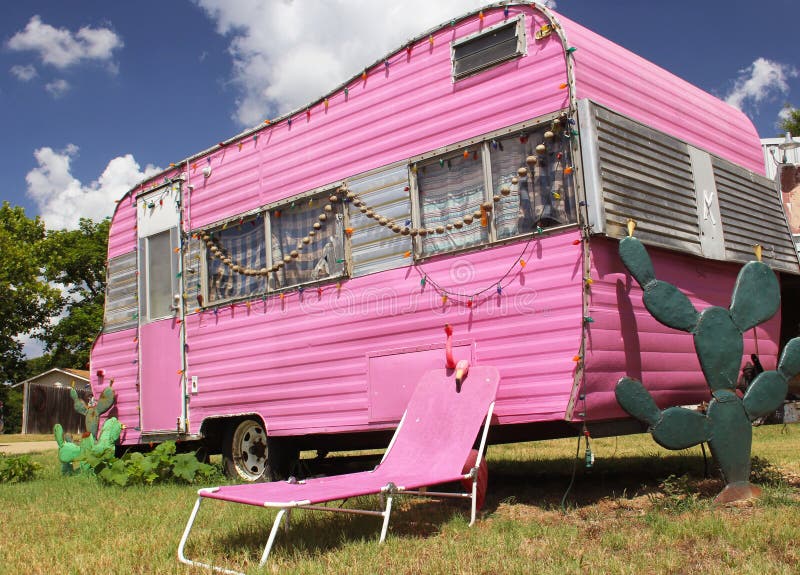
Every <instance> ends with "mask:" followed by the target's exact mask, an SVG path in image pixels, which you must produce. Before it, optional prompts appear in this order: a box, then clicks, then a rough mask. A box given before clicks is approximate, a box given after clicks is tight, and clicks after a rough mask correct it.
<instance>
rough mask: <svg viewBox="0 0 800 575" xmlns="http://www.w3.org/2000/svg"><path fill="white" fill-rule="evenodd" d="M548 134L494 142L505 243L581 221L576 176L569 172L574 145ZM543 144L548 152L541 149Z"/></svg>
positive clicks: (499, 228) (500, 234)
mask: <svg viewBox="0 0 800 575" xmlns="http://www.w3.org/2000/svg"><path fill="white" fill-rule="evenodd" d="M546 131H547V130H537V131H536V132H534V133H532V134H530V135H527V136H524V137H522V138H519V137H512V138H506V139H498V140H493V141H492V143H491V151H490V154H489V155H490V157H491V172H492V194H493V199H494V197H498V196H499V197H500V198H501V199H500V200H499V201H498V202H493V203H494V204H495V208H494V214H493V217H494V227H495V231H496V233H497V239H499V240H501V239H505V238H510V237H514V236H517V235H519V234H524V233H528V232H532V231H534V230H535V229H536V228H537V227H541V228H543V229H545V228H549V227H553V226H558V225H563V224H568V223H572V222H574V221H575V218H576V213H575V202H574V200H573V197H574V196H573V193H574V192H573V190H572V178H571V177H570V176H569V175H568V174H564V168H565V167H566V166H568V165H569V164H568V160H569V146H568V145H565V144H564V141H563V140H562V139H558V140H556V139H555V135H554V137H553V138H545V137H544V133H545V132H546ZM551 133H552V132H551ZM540 144H544V145H545V147H546V149H545V151H544V153H537V151H536V146H537V145H540ZM532 160H535V161H532ZM521 168H523V169H524V171H521V170H520V169H521Z"/></svg>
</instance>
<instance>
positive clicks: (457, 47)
mask: <svg viewBox="0 0 800 575" xmlns="http://www.w3.org/2000/svg"><path fill="white" fill-rule="evenodd" d="M525 44H526V42H525V28H524V26H523V19H522V18H521V17H520V18H518V19H516V20H514V21H511V22H503V23H501V24H499V25H496V26H492V27H490V28H487V29H486V30H483V31H481V32H479V33H477V34H473V35H471V36H467V37H465V38H462V39H461V40H458V41H457V42H454V43H453V49H452V57H453V79H454V80H460V79H461V78H466V77H467V76H471V75H472V74H476V73H478V72H480V71H481V70H485V69H486V68H491V67H492V66H495V65H497V64H500V63H502V62H505V61H506V60H510V59H512V58H516V57H517V56H520V55H522V54H523V53H524V49H525Z"/></svg>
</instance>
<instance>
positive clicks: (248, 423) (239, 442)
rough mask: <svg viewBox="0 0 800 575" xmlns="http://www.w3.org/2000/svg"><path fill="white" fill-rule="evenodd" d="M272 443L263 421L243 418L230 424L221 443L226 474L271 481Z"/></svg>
mask: <svg viewBox="0 0 800 575" xmlns="http://www.w3.org/2000/svg"><path fill="white" fill-rule="evenodd" d="M271 443H272V442H269V441H268V440H267V433H266V430H265V429H264V425H263V424H262V423H261V422H260V421H256V420H255V419H244V420H242V421H239V422H234V423H233V424H231V425H230V426H229V427H228V433H227V434H226V437H225V440H224V441H223V445H222V464H223V468H224V470H225V475H227V476H228V477H230V478H232V479H240V480H244V481H250V482H255V481H271V480H272V479H273V473H272V470H271V469H270V462H271V460H272V459H274V455H273V454H272V453H270V452H271V449H270V447H271Z"/></svg>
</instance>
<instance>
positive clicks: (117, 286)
mask: <svg viewBox="0 0 800 575" xmlns="http://www.w3.org/2000/svg"><path fill="white" fill-rule="evenodd" d="M136 254H137V252H129V253H127V254H123V255H120V256H117V257H115V258H111V259H110V260H108V268H107V272H106V302H105V316H104V319H103V331H105V332H110V331H118V330H121V329H128V328H131V327H134V326H136V324H137V317H138V316H137V312H138V299H137V295H136V288H137V276H136Z"/></svg>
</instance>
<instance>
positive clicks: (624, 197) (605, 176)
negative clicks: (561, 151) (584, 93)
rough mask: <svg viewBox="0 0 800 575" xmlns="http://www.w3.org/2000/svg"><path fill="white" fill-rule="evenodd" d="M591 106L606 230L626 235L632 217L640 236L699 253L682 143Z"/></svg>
mask: <svg viewBox="0 0 800 575" xmlns="http://www.w3.org/2000/svg"><path fill="white" fill-rule="evenodd" d="M593 109H594V114H593V118H594V121H595V125H594V130H595V132H596V137H597V158H596V161H597V162H598V164H599V175H600V183H601V186H602V196H603V204H604V212H605V218H606V219H605V230H606V234H607V235H609V236H611V237H615V238H622V237H624V236H625V235H626V234H627V222H628V219H629V218H630V219H633V220H635V221H636V223H637V227H636V235H637V237H639V238H640V239H641V240H642V241H643V242H645V243H648V244H651V245H659V246H663V247H667V248H671V249H677V250H680V251H685V252H689V253H693V254H698V255H700V254H701V253H702V250H701V246H700V239H699V227H698V222H697V203H696V200H695V193H694V182H693V177H692V165H691V161H690V157H689V151H688V147H687V146H686V144H684V143H683V142H680V141H678V140H676V139H675V138H671V137H669V136H666V135H665V134H662V133H659V132H657V131H656V130H653V129H652V128H648V127H647V126H644V125H642V124H639V123H637V122H634V121H632V120H630V119H628V118H625V117H623V116H621V115H619V114H616V113H614V112H611V111H610V110H607V109H605V108H602V107H600V106H594V107H593ZM590 117H591V116H590ZM590 160H591V158H590ZM595 201H596V200H595Z"/></svg>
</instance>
